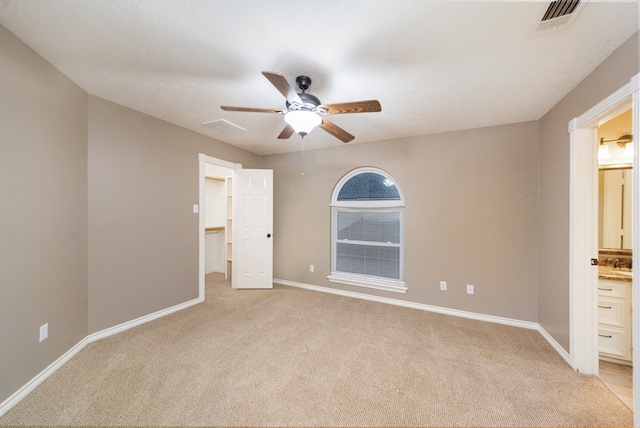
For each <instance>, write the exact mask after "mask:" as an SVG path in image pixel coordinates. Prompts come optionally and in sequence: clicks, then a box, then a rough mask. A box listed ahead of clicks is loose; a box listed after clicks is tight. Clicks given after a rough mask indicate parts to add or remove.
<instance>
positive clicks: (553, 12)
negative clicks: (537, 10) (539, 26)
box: [541, 0, 580, 22]
mask: <svg viewBox="0 0 640 428" xmlns="http://www.w3.org/2000/svg"><path fill="white" fill-rule="evenodd" d="M578 3H580V0H558V1H552V2H551V4H549V7H548V8H547V11H546V12H545V14H544V16H543V17H542V20H541V21H542V22H545V21H549V20H550V19H555V18H560V17H562V16H567V15H570V14H572V13H573V11H574V10H576V7H578Z"/></svg>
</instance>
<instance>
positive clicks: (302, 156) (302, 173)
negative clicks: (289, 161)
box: [300, 138, 304, 177]
mask: <svg viewBox="0 0 640 428" xmlns="http://www.w3.org/2000/svg"><path fill="white" fill-rule="evenodd" d="M300 153H301V166H300V169H301V170H302V171H301V172H300V177H304V138H303V139H302V150H301V151H300Z"/></svg>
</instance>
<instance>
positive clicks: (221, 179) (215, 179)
mask: <svg viewBox="0 0 640 428" xmlns="http://www.w3.org/2000/svg"><path fill="white" fill-rule="evenodd" d="M204 179H205V180H212V181H222V182H224V178H222V177H209V176H205V177H204Z"/></svg>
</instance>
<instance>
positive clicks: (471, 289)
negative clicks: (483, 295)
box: [467, 284, 473, 294]
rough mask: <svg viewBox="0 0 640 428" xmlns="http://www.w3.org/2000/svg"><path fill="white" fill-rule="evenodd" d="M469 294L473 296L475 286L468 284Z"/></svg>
mask: <svg viewBox="0 0 640 428" xmlns="http://www.w3.org/2000/svg"><path fill="white" fill-rule="evenodd" d="M467 294H473V285H471V284H467Z"/></svg>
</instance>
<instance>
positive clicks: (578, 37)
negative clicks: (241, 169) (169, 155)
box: [0, 0, 638, 154]
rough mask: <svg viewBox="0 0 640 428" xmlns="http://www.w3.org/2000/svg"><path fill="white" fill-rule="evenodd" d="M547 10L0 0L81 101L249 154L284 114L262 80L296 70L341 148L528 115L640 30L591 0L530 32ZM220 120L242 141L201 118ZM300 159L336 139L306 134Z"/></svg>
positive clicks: (272, 147)
mask: <svg viewBox="0 0 640 428" xmlns="http://www.w3.org/2000/svg"><path fill="white" fill-rule="evenodd" d="M548 4H549V3H548V2H519V1H511V2H507V1H498V2H487V1H428V0H402V1H394V2H392V1H390V0H324V1H300V0H251V1H248V0H243V1H237V0H218V1H215V0H174V1H168V0H165V1H162V0H135V1H132V0H109V1H106V0H101V1H100V0H84V1H82V0H74V1H71V0H0V23H1V24H2V25H4V26H5V27H6V28H7V29H9V30H10V31H11V32H13V33H14V34H16V35H17V36H18V37H19V38H20V39H22V40H23V41H24V42H25V43H27V44H28V45H29V46H31V47H32V48H33V49H34V50H36V51H37V52H38V53H39V54H40V55H42V56H43V57H44V58H45V59H47V60H48V61H49V62H51V63H52V64H53V65H54V66H55V67H56V68H58V69H59V70H60V71H62V72H63V73H64V74H65V75H67V76H68V77H69V78H71V79H72V80H73V81H74V82H76V83H77V84H78V85H79V86H80V87H82V88H83V89H84V90H86V91H87V92H88V93H90V94H92V95H95V96H98V97H101V98H104V99H107V100H110V101H113V102H116V103H118V104H122V105H124V106H127V107H130V108H132V109H135V110H139V111H141V112H144V113H147V114H149V115H151V116H155V117H157V118H160V119H163V120H166V121H168V122H171V123H174V124H177V125H180V126H182V127H184V128H188V129H192V130H194V131H196V132H199V133H202V134H205V135H208V136H210V137H212V138H215V139H218V140H221V141H224V142H226V143H229V144H232V145H235V146H238V147H242V148H245V149H247V150H250V151H253V152H255V153H258V154H272V153H281V152H289V151H295V150H299V149H300V147H301V142H300V137H299V136H297V135H294V136H293V137H291V138H290V139H289V140H278V139H276V137H277V135H278V134H279V133H280V131H281V130H282V128H283V126H284V121H283V117H282V116H280V115H272V114H264V113H239V112H224V111H222V110H221V109H220V106H221V105H232V106H247V107H260V108H277V109H282V108H284V107H285V105H284V98H283V97H282V95H281V94H280V93H279V92H278V91H277V90H276V89H275V88H274V87H273V86H272V85H271V84H270V83H269V81H268V80H267V79H265V78H264V76H262V74H261V71H263V70H266V71H275V72H279V73H282V74H284V75H285V76H286V77H287V78H288V79H289V82H290V83H291V85H294V84H295V77H296V76H297V75H300V74H306V75H308V76H310V77H311V78H312V79H313V83H312V85H311V87H310V89H309V90H308V92H309V93H311V94H313V95H316V96H317V97H319V98H320V100H321V101H322V102H323V103H338V102H346V101H359V100H368V99H378V100H379V101H380V103H381V104H382V112H380V113H363V114H345V115H333V116H331V117H330V119H331V121H332V122H334V123H335V124H337V125H339V126H341V127H342V128H344V129H345V130H346V131H348V132H350V133H351V134H353V135H355V136H356V139H355V140H353V141H352V142H351V143H349V144H358V143H366V142H370V141H378V140H387V139H393V138H399V137H407V136H414V135H423V134H432V133H438V132H445V131H452V130H459V129H468V128H478V127H484V126H491V125H498V124H506V123H514V122H521V121H529V120H537V119H539V118H540V117H542V116H543V115H544V114H545V113H546V112H547V111H548V110H549V109H550V108H551V107H553V106H554V105H555V104H556V103H557V102H558V101H559V100H560V99H561V98H562V97H563V96H564V95H566V94H567V93H568V92H569V91H570V90H571V89H573V88H574V87H575V86H576V85H577V84H578V83H579V82H580V81H581V80H582V79H583V78H584V77H586V76H587V75H588V74H589V73H590V72H591V71H593V69H594V68H595V67H596V66H597V65H599V64H600V63H601V62H602V61H603V60H604V59H605V58H606V57H607V56H608V55H610V54H611V53H612V52H613V51H614V50H615V49H616V48H617V47H619V46H620V45H621V44H622V43H623V42H624V41H625V40H627V39H628V38H629V37H630V36H631V35H633V34H634V32H636V31H637V29H638V2H637V1H635V0H634V1H624V2H599V1H595V0H591V1H588V2H587V3H586V4H585V6H584V7H583V8H582V9H581V11H580V12H579V13H578V15H577V18H575V20H574V21H573V23H572V24H571V25H569V26H566V27H560V28H557V29H551V30H549V31H543V32H539V31H536V28H537V25H538V23H539V21H540V19H541V17H542V16H543V14H544V12H545V10H546V8H547V6H548ZM216 119H226V120H228V121H230V122H232V123H234V124H236V125H238V126H240V127H242V128H244V129H245V131H244V132H240V133H233V134H222V133H219V132H216V131H214V130H211V129H209V128H207V127H204V126H202V125H201V124H202V123H203V122H207V121H212V120H216ZM304 144H305V149H307V150H308V149H313V148H320V147H331V146H339V145H342V144H343V143H342V142H340V141H339V140H337V139H336V138H334V137H332V136H331V135H329V134H327V133H326V132H323V131H322V130H321V129H315V130H314V131H312V132H311V133H310V134H309V135H308V136H307V137H306V138H305V140H304Z"/></svg>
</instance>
